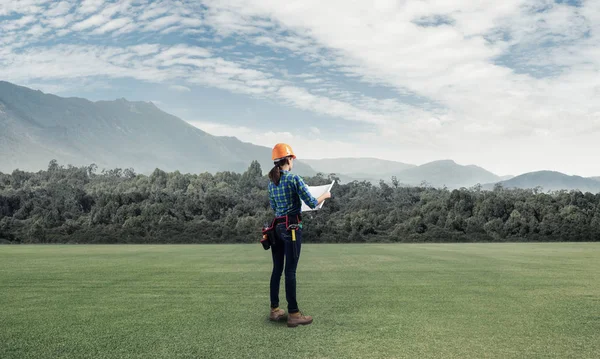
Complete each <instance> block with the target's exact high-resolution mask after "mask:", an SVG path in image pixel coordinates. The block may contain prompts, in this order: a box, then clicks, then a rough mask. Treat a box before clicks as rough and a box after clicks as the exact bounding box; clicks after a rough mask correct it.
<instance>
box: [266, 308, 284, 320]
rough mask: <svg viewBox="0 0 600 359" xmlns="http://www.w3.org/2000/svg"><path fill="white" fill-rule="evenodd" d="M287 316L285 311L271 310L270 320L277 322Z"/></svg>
mask: <svg viewBox="0 0 600 359" xmlns="http://www.w3.org/2000/svg"><path fill="white" fill-rule="evenodd" d="M284 315H285V310H283V309H279V308H271V314H269V319H270V320H273V321H277V320H279V319H281V318H283V316H284Z"/></svg>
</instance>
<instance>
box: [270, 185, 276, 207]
mask: <svg viewBox="0 0 600 359" xmlns="http://www.w3.org/2000/svg"><path fill="white" fill-rule="evenodd" d="M269 203H271V208H272V209H273V211H277V206H276V205H275V200H274V199H273V194H272V192H271V190H269Z"/></svg>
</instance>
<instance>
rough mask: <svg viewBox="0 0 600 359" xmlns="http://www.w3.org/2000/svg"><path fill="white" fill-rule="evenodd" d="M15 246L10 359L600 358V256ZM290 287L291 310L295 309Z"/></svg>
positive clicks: (519, 248)
mask: <svg viewBox="0 0 600 359" xmlns="http://www.w3.org/2000/svg"><path fill="white" fill-rule="evenodd" d="M270 271H271V257H270V252H267V251H264V250H263V249H262V247H261V246H260V245H259V244H256V245H140V246H134V245H114V246H103V245H56V246H41V245H40V246H0V305H1V307H0V358H3V359H8V358H19V359H22V358H36V359H37V358H600V243H539V244H535V243H523V244H516V243H510V244H397V245H395V244H370V245H362V244H351V245H348V244H331V245H322V244H306V245H304V247H303V248H302V256H301V258H300V264H299V268H298V301H299V304H300V308H301V309H302V311H303V312H305V314H308V315H312V316H313V317H314V323H313V324H312V325H309V326H305V327H298V328H287V327H286V325H285V322H280V323H273V322H270V321H268V309H269V292H268V291H269V287H268V285H269V277H270ZM284 288H285V287H284V285H283V280H282V286H281V294H280V297H281V300H282V302H281V304H282V307H284V308H285V305H286V302H285V289H284Z"/></svg>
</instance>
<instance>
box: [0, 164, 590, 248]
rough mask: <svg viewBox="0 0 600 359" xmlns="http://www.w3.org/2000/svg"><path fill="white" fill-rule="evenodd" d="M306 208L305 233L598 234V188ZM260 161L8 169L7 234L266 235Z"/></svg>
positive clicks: (426, 193) (330, 236)
mask: <svg viewBox="0 0 600 359" xmlns="http://www.w3.org/2000/svg"><path fill="white" fill-rule="evenodd" d="M304 179H305V181H306V183H307V184H309V185H323V184H327V183H330V181H331V180H332V179H336V180H338V183H337V184H336V185H335V186H334V188H333V190H332V194H333V196H334V198H332V199H331V200H328V201H327V202H326V204H325V206H324V207H323V209H321V210H319V211H316V212H308V213H305V214H304V228H305V231H304V234H303V239H304V241H306V242H312V243H318V242H326V243H347V242H479V241H485V242H488V241H489V242H504V241H597V240H598V239H599V238H600V193H596V194H593V193H582V192H580V191H555V192H550V193H544V192H542V191H541V190H540V189H539V188H536V189H506V188H503V187H501V186H496V187H495V188H494V189H493V190H482V188H481V186H474V187H472V188H461V189H454V190H449V189H447V188H434V187H431V186H428V185H426V184H423V185H421V186H415V187H403V186H400V185H399V184H398V181H397V180H396V179H395V178H392V179H391V181H390V183H389V184H388V183H386V182H384V181H380V183H379V184H378V185H374V184H372V183H370V182H367V181H362V182H360V181H354V182H350V183H340V182H339V178H337V177H336V176H335V174H327V175H325V174H322V173H319V174H317V175H316V176H313V177H304ZM268 183H269V179H268V178H267V176H266V175H263V173H262V169H261V167H260V164H259V163H258V162H257V161H254V162H252V163H251V164H250V166H249V167H248V169H247V170H246V171H245V172H244V173H234V172H227V171H225V172H218V173H215V174H211V173H208V172H205V173H199V174H182V173H180V172H178V171H175V172H171V173H167V172H165V171H162V170H160V169H156V170H155V171H154V172H153V173H152V174H150V175H143V174H137V173H135V171H134V170H133V169H131V168H128V169H120V168H116V169H111V170H102V171H101V172H100V173H98V170H97V166H95V165H93V164H92V165H90V166H84V167H75V166H71V165H68V166H62V165H59V164H58V163H57V162H56V161H51V162H50V164H49V165H48V168H47V170H43V171H39V172H35V173H34V172H25V171H21V170H15V171H13V172H12V173H11V174H4V173H1V172H0V243H258V241H259V239H260V236H261V227H262V226H263V224H265V223H268V222H270V221H271V220H272V218H273V211H272V210H271V208H270V205H269V198H268V194H267V185H268Z"/></svg>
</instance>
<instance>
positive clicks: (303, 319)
mask: <svg viewBox="0 0 600 359" xmlns="http://www.w3.org/2000/svg"><path fill="white" fill-rule="evenodd" d="M312 321H313V319H312V317H311V316H309V315H302V313H300V312H297V313H290V314H289V315H288V319H287V326H288V327H291V328H295V327H297V326H298V325H308V324H310V323H312Z"/></svg>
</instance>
